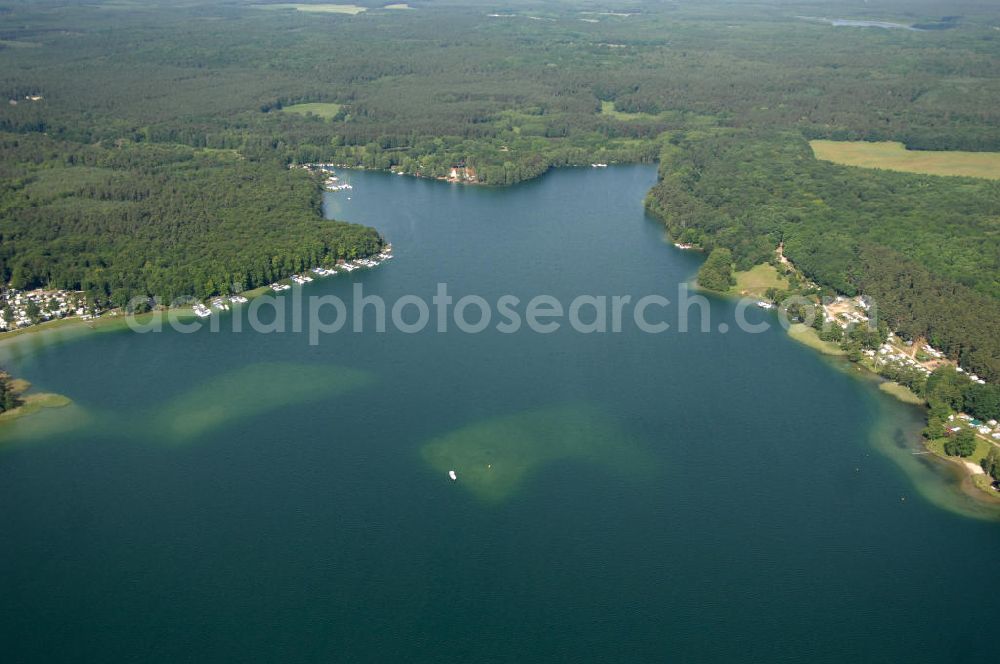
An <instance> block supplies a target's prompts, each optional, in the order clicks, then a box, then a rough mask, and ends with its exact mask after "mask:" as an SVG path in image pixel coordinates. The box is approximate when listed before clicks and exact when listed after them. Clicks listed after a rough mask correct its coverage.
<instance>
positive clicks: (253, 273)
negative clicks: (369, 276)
mask: <svg viewBox="0 0 1000 664" xmlns="http://www.w3.org/2000/svg"><path fill="white" fill-rule="evenodd" d="M0 151H2V152H3V154H4V155H6V156H7V157H8V159H6V160H4V162H2V163H0V215H2V218H3V225H2V226H0V277H2V278H3V280H4V281H7V282H9V283H10V285H11V287H13V288H32V287H37V286H45V287H49V288H60V289H72V290H84V291H88V292H90V293H91V294H92V296H93V297H95V298H97V299H99V300H100V299H103V298H109V299H110V302H111V303H112V304H113V305H115V306H121V305H123V304H125V303H126V302H128V301H129V300H130V299H132V298H133V297H136V296H145V295H155V296H160V297H161V298H163V299H164V301H166V302H169V301H171V300H173V298H175V297H179V296H191V295H193V296H197V297H205V296H208V295H211V294H215V293H229V292H231V291H235V292H238V291H242V290H244V289H248V288H254V287H256V286H259V285H261V284H266V283H268V282H270V281H273V280H275V279H278V278H282V277H285V276H287V275H288V274H291V273H292V272H297V271H300V270H303V269H305V268H308V267H310V266H314V265H320V264H329V263H330V262H332V261H334V260H336V259H337V258H353V257H355V256H359V255H368V254H371V253H374V252H376V251H378V250H379V249H380V248H381V246H382V244H381V243H382V240H381V238H380V237H379V236H378V234H377V233H376V232H375V231H374V230H372V229H369V228H365V227H362V226H357V225H354V224H348V223H343V222H336V221H328V220H325V219H323V217H322V214H321V211H320V204H321V198H320V188H319V185H318V183H317V182H316V181H315V179H314V178H313V177H311V176H310V175H308V174H307V173H306V172H305V171H301V170H298V171H296V172H294V173H290V172H289V171H288V169H286V168H283V167H280V166H278V165H275V164H272V163H266V162H250V161H247V160H244V159H241V158H240V157H238V156H237V155H234V154H232V153H229V152H210V151H205V150H194V149H192V148H189V147H185V146H159V145H142V144H139V145H136V144H132V143H127V142H125V143H120V144H118V145H117V146H113V147H103V146H95V145H80V144H76V143H65V142H59V141H54V140H52V139H50V138H48V137H45V136H41V135H38V134H24V135H12V134H0Z"/></svg>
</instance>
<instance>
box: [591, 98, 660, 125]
mask: <svg viewBox="0 0 1000 664" xmlns="http://www.w3.org/2000/svg"><path fill="white" fill-rule="evenodd" d="M601 115H607V116H610V117H612V118H615V119H616V120H656V119H657V117H658V116H656V115H651V114H649V113H625V112H624V111H618V110H615V102H613V101H602V102H601Z"/></svg>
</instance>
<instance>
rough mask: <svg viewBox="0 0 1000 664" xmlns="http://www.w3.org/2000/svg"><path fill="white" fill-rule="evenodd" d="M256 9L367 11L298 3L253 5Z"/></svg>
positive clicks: (352, 6)
mask: <svg viewBox="0 0 1000 664" xmlns="http://www.w3.org/2000/svg"><path fill="white" fill-rule="evenodd" d="M254 6H255V7H257V8H258V9H295V10H298V11H300V12H313V13H316V14H351V15H352V16H353V15H354V14H360V13H361V12H363V11H368V8H367V7H359V6H358V5H332V4H319V5H307V4H299V3H282V4H276V5H254Z"/></svg>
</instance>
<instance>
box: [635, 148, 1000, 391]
mask: <svg viewBox="0 0 1000 664" xmlns="http://www.w3.org/2000/svg"><path fill="white" fill-rule="evenodd" d="M671 140H672V143H673V144H674V145H675V149H672V150H667V151H665V152H664V158H663V160H662V162H661V166H660V171H661V178H660V181H659V182H658V183H657V184H656V186H655V187H654V188H653V190H652V191H651V192H650V194H649V197H648V199H647V205H648V207H649V208H650V210H651V211H652V212H653V213H654V214H655V215H657V216H658V217H660V218H662V219H663V220H664V222H665V223H666V224H667V226H668V228H669V229H670V231H671V234H672V235H674V236H675V237H677V238H679V239H680V240H681V241H684V242H694V243H697V244H700V245H701V246H703V247H704V248H705V249H707V250H708V251H710V252H711V254H710V256H709V260H708V262H706V264H705V269H708V271H709V274H710V275H711V277H712V278H713V283H715V282H716V281H719V282H721V281H722V277H716V275H718V274H720V270H723V268H722V267H721V266H720V265H719V261H717V260H715V259H716V256H717V255H718V252H719V251H720V249H725V250H726V251H727V253H726V254H725V258H726V259H727V260H728V261H729V262H730V263H731V265H732V266H733V267H735V268H736V269H740V270H746V269H749V268H750V267H752V266H754V265H757V264H760V263H765V262H770V261H773V260H774V250H775V248H776V247H777V246H778V245H779V244H783V248H784V254H785V256H786V257H787V258H789V259H790V260H791V261H792V262H793V263H794V264H795V265H796V267H798V268H799V269H800V270H802V272H803V273H804V274H805V275H806V276H807V277H809V278H810V279H812V280H814V281H815V282H816V283H818V284H819V285H820V286H823V287H826V288H827V289H829V291H830V293H841V294H846V295H856V294H859V293H863V294H865V295H868V296H870V297H871V298H872V299H873V300H874V301H875V302H876V303H877V305H878V314H879V316H880V318H881V320H882V321H884V322H886V323H888V325H889V326H890V327H891V328H892V329H893V330H896V331H897V332H898V333H900V334H901V335H902V336H903V337H905V338H910V339H916V338H918V337H924V338H926V339H927V340H928V341H929V342H930V343H931V345H933V346H934V347H936V348H940V349H941V350H943V351H944V352H945V353H947V354H948V355H949V356H950V357H952V358H953V359H956V360H959V361H960V362H961V363H962V366H964V367H966V368H969V369H971V370H973V371H975V372H977V373H978V374H979V375H981V376H983V377H985V378H987V379H988V380H991V381H996V380H998V379H1000V334H997V330H1000V304H998V302H1000V182H996V181H990V180H979V179H972V178H954V177H948V178H945V177H936V176H919V175H911V174H900V173H893V172H888V171H872V170H865V169H859V168H849V167H843V166H837V165H834V164H829V163H827V162H822V161H817V160H816V159H814V158H813V157H812V154H811V151H810V149H809V146H808V143H806V142H805V140H804V139H803V138H802V137H801V136H797V135H795V134H791V133H783V132H767V131H765V132H756V131H751V130H717V131H711V132H704V131H702V132H692V133H690V134H677V135H675V136H674V137H673V138H672V139H671ZM709 287H712V286H709ZM727 288H728V286H727V287H726V288H717V290H726V289H727Z"/></svg>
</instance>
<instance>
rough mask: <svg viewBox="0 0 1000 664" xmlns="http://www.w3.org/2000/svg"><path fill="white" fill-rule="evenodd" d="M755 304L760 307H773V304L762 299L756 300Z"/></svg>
mask: <svg viewBox="0 0 1000 664" xmlns="http://www.w3.org/2000/svg"><path fill="white" fill-rule="evenodd" d="M757 306H758V307H760V308H761V309H774V305H773V304H771V303H770V302H765V301H764V300H758V302H757Z"/></svg>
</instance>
